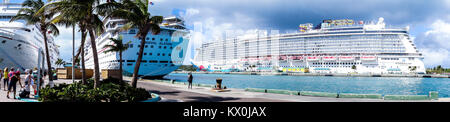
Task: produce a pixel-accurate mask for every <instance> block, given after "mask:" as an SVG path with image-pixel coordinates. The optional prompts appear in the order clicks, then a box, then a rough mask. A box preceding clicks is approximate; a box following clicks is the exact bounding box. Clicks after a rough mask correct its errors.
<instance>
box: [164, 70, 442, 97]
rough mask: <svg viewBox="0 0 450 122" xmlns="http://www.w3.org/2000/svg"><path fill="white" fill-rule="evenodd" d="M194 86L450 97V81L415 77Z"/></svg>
mask: <svg viewBox="0 0 450 122" xmlns="http://www.w3.org/2000/svg"><path fill="white" fill-rule="evenodd" d="M187 76H188V74H184V73H171V74H169V75H166V76H165V77H164V78H165V79H172V80H175V81H179V82H187ZM193 77H194V80H193V82H194V83H200V84H212V85H214V84H216V81H215V80H216V79H217V78H222V79H223V83H222V84H223V85H224V86H226V87H228V88H239V89H244V88H261V89H283V90H293V91H315V92H331V93H355V94H382V95H428V93H429V92H430V91H437V92H439V97H441V98H442V97H450V79H449V78H416V77H411V78H410V77H329V76H279V75H274V76H264V75H236V74H193Z"/></svg>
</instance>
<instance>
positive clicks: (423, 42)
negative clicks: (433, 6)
mask: <svg viewBox="0 0 450 122" xmlns="http://www.w3.org/2000/svg"><path fill="white" fill-rule="evenodd" d="M417 38H418V39H417V42H416V43H417V45H418V47H419V49H421V50H422V52H423V55H424V56H425V59H424V62H425V65H426V66H428V67H434V66H436V65H442V66H444V67H450V62H448V60H449V58H450V53H449V52H450V51H449V50H450V43H449V41H450V23H447V22H445V21H443V20H436V21H435V22H433V24H431V26H430V30H428V31H426V32H424V33H423V34H422V35H419V37H417Z"/></svg>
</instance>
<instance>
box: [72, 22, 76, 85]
mask: <svg viewBox="0 0 450 122" xmlns="http://www.w3.org/2000/svg"><path fill="white" fill-rule="evenodd" d="M72 48H73V49H72V83H75V25H73V26H72Z"/></svg>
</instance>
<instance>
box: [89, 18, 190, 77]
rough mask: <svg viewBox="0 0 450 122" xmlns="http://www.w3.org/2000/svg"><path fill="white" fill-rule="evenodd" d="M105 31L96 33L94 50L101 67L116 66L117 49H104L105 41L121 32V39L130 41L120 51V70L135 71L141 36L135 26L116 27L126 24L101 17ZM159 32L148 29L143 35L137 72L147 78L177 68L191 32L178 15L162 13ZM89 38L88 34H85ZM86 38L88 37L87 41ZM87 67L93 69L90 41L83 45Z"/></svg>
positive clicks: (117, 60)
mask: <svg viewBox="0 0 450 122" xmlns="http://www.w3.org/2000/svg"><path fill="white" fill-rule="evenodd" d="M103 23H105V28H106V32H105V33H103V34H102V35H100V36H98V37H96V43H97V45H96V46H97V51H98V52H97V54H98V58H99V65H100V70H102V69H119V53H118V52H110V53H104V51H105V50H107V48H104V46H105V45H107V44H113V42H112V41H111V40H109V38H116V39H117V38H119V36H122V38H123V39H122V41H123V43H128V42H130V41H131V43H130V45H129V48H128V50H126V51H124V52H123V57H122V61H123V70H124V71H123V72H124V75H131V74H132V73H133V71H134V67H135V64H136V60H137V57H138V52H139V47H140V46H141V45H140V42H141V40H140V39H138V38H136V37H135V36H136V33H137V32H138V30H137V29H130V30H127V31H121V32H119V31H118V30H119V29H120V28H121V27H122V26H123V25H124V24H125V21H124V20H122V19H109V18H108V19H104V20H103ZM160 27H161V32H160V34H158V35H153V34H152V33H151V32H149V34H148V35H147V37H146V38H145V40H146V42H145V45H144V46H145V47H144V54H143V58H142V61H141V67H140V69H139V73H138V74H139V76H143V77H146V78H161V77H163V76H164V75H167V74H169V73H170V72H172V71H174V70H176V69H178V67H179V66H180V65H182V63H183V61H184V57H185V55H186V51H187V47H188V43H189V39H190V34H189V31H188V30H187V29H186V27H185V25H184V21H183V20H182V19H180V18H178V17H165V18H164V20H163V24H161V25H160ZM87 40H89V38H87ZM86 42H88V41H86ZM85 55H86V58H85V61H86V68H88V69H94V61H93V60H94V59H93V57H92V51H91V47H90V43H86V47H85Z"/></svg>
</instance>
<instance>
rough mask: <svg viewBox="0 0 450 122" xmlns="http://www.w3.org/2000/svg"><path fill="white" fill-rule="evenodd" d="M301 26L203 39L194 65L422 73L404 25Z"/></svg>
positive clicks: (348, 22) (231, 68)
mask: <svg viewBox="0 0 450 122" xmlns="http://www.w3.org/2000/svg"><path fill="white" fill-rule="evenodd" d="M313 27H314V26H313V24H310V23H307V24H301V25H300V31H298V32H296V33H289V34H277V33H276V31H275V32H271V34H268V32H267V31H263V32H258V34H256V35H255V36H253V37H249V36H245V37H244V36H242V37H234V38H231V39H224V40H217V41H213V42H209V43H203V44H202V46H201V48H199V49H196V51H197V55H196V57H195V58H194V61H193V64H194V65H196V66H197V67H199V68H200V70H203V71H212V72H231V71H257V72H272V71H280V72H311V73H331V74H333V73H368V74H402V73H425V66H424V63H423V56H422V54H421V53H420V52H419V51H418V49H417V48H416V46H415V45H414V42H413V41H412V40H411V38H410V37H409V27H405V28H393V27H386V24H385V23H384V19H383V18H380V19H379V20H378V22H377V23H374V22H364V21H358V22H355V21H354V20H349V19H344V20H324V21H323V22H322V23H321V24H320V25H318V26H316V27H314V28H313Z"/></svg>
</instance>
